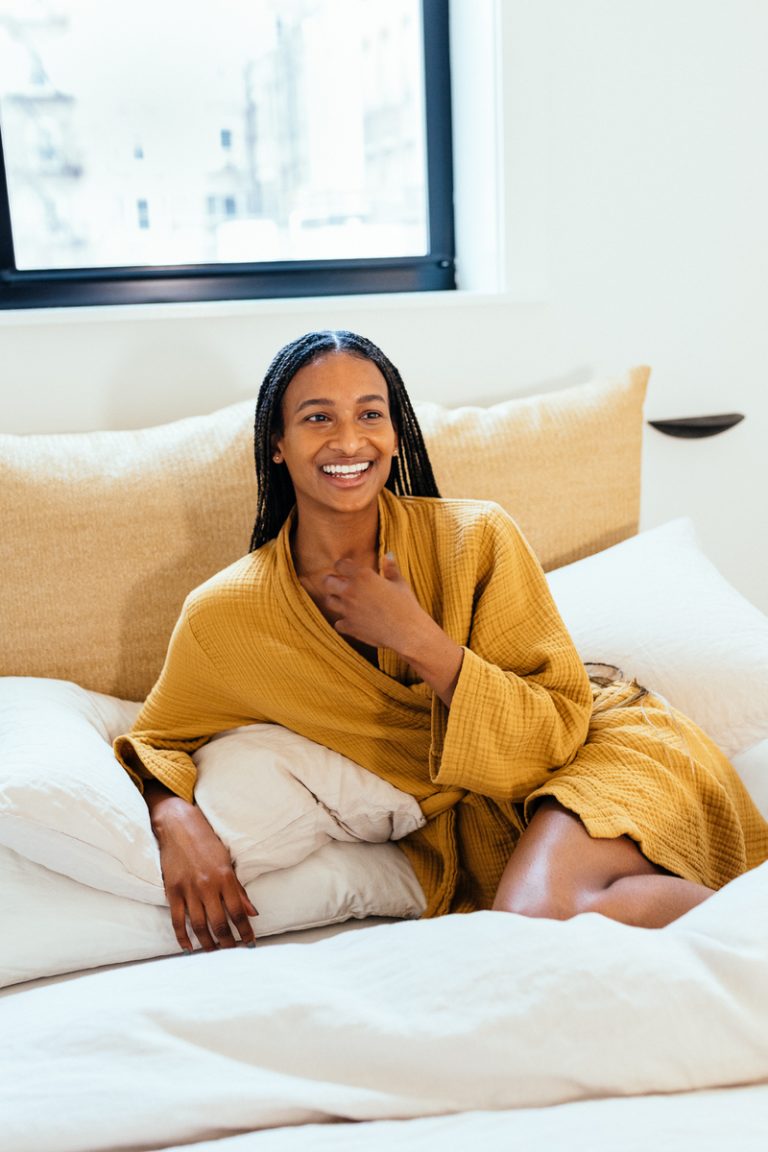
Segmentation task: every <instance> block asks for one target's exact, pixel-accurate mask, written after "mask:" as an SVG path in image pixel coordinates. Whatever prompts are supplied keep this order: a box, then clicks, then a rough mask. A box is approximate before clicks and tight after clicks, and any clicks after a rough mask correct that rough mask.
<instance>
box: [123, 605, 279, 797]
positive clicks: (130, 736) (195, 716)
mask: <svg viewBox="0 0 768 1152" xmlns="http://www.w3.org/2000/svg"><path fill="white" fill-rule="evenodd" d="M261 719H262V717H261V716H259V715H256V714H255V713H254V712H253V711H246V710H245V709H244V708H243V705H242V703H241V702H240V701H239V699H238V694H237V692H236V691H235V689H234V687H233V680H232V678H231V677H226V676H224V675H223V673H222V671H220V670H219V668H218V667H217V666H216V662H215V660H214V659H213V658H212V656H211V655H210V654H209V653H208V652H207V651H206V649H205V647H204V646H203V644H201V642H200V640H199V639H198V636H197V635H196V633H195V628H194V614H193V612H192V611H191V609H190V606H189V602H187V604H185V606H184V609H183V611H182V614H181V616H180V618H179V620H178V622H177V624H176V627H175V628H174V631H173V635H172V637H171V641H170V645H169V648H168V653H167V656H166V659H165V664H164V666H163V670H162V672H161V673H160V677H159V679H158V681H157V683H156V684H155V686H154V688H153V689H152V691H151V692H150V694H149V696H148V697H147V699H146V701H145V703H144V706H143V708H142V709H141V711H140V712H139V715H138V716H137V717H136V720H135V722H134V725H133V727H132V728H131V730H130V732H129V733H127V734H126V735H123V736H118V737H117V739H116V740H115V742H114V752H115V755H116V757H117V759H118V760H119V761H120V763H121V764H122V765H123V767H124V768H125V769H126V770H127V772H128V773H129V774H130V775H131V776H132V777H133V779H134V781H135V783H136V784H137V785H138V786H139V788H142V789H143V781H144V780H145V779H147V778H151V777H154V778H155V779H157V780H159V781H160V783H161V784H164V785H165V786H166V788H169V789H170V790H171V791H172V792H175V793H176V794H177V795H178V796H181V797H183V798H184V799H185V800H189V801H190V802H191V801H192V799H193V795H194V787H195V781H196V779H197V768H196V766H195V762H194V760H193V759H192V753H193V752H195V751H196V750H197V749H198V748H200V747H201V746H202V745H203V744H205V743H206V742H207V741H208V740H209V739H210V738H211V736H213V735H215V734H216V733H217V732H224V731H226V730H227V729H229V728H236V727H238V726H240V725H242V724H252V723H254V722H256V721H258V720H261Z"/></svg>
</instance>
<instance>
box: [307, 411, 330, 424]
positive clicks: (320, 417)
mask: <svg viewBox="0 0 768 1152" xmlns="http://www.w3.org/2000/svg"><path fill="white" fill-rule="evenodd" d="M327 419H328V417H327V416H326V414H325V412H313V413H312V415H311V416H307V423H308V424H322V423H323V422H324V421H326V420H327Z"/></svg>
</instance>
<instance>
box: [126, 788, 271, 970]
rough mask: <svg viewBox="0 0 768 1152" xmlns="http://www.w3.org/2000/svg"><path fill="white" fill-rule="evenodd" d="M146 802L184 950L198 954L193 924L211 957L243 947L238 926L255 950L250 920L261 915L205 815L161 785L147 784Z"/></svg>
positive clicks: (176, 931)
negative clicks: (217, 951) (192, 939)
mask: <svg viewBox="0 0 768 1152" xmlns="http://www.w3.org/2000/svg"><path fill="white" fill-rule="evenodd" d="M144 796H145V799H146V801H147V807H148V808H149V815H150V820H151V821H152V831H153V832H154V834H155V837H156V839H157V842H158V845H159V848H160V864H161V867H162V871H163V883H164V884H165V891H166V895H167V896H168V903H169V905H170V908H171V920H172V922H173V930H174V932H175V933H176V939H177V940H178V942H179V947H180V948H181V949H182V951H184V952H191V951H192V944H191V942H190V938H189V933H188V930H187V922H189V924H190V925H191V926H192V930H193V931H194V933H195V936H196V937H197V939H198V940H199V942H200V946H201V947H202V948H203V949H204V950H205V951H206V952H212V951H214V949H216V948H234V947H235V946H236V945H237V943H238V941H237V939H236V938H235V935H234V933H233V931H232V926H233V925H234V927H235V928H236V929H237V932H238V934H239V936H240V940H241V941H242V943H243V944H246V945H248V946H249V947H253V946H254V945H255V943H256V938H255V936H254V932H253V927H252V926H251V923H250V921H249V919H248V917H249V916H257V915H258V912H257V911H256V909H255V908H254V906H253V904H252V903H251V901H250V900H249V899H248V893H247V892H246V890H245V888H244V887H243V885H242V884H241V883H240V881H239V880H238V879H237V876H236V875H235V871H234V868H233V866H232V860H231V858H230V855H229V852H228V851H227V849H226V848H225V846H224V845H223V844H222V842H221V840H220V839H219V837H218V836H217V835H216V833H215V832H214V830H213V828H211V826H210V824H209V823H208V821H207V820H206V818H205V816H204V815H203V813H202V812H201V811H200V809H199V808H198V807H197V806H196V805H195V804H190V803H189V802H188V801H186V800H182V798H181V797H180V796H176V795H175V794H174V793H173V792H170V791H169V790H168V789H167V788H165V787H164V786H163V785H162V784H160V783H159V782H158V781H156V780H150V781H147V783H146V785H145V789H144Z"/></svg>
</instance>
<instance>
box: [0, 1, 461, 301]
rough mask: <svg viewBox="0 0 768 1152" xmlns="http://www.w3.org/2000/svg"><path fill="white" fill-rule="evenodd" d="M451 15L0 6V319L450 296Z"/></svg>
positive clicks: (405, 7)
mask: <svg viewBox="0 0 768 1152" xmlns="http://www.w3.org/2000/svg"><path fill="white" fill-rule="evenodd" d="M447 8H448V3H447V0H228V3H227V4H226V5H220V4H218V3H217V2H216V0H205V2H203V3H200V4H196V5H194V6H192V5H190V4H189V3H188V2H187V0H164V2H163V4H158V3H157V0H112V2H111V3H110V4H94V3H93V2H92V0H0V307H5V308H14V307H15V308H20V307H43V306H52V305H62V304H100V303H122V302H126V303H128V302H145V301H158V300H160V301H162V300H169V301H170V300H205V299H217V298H221V299H226V298H254V297H267V296H299V295H325V294H329V293H333V294H337V293H347V292H386V291H416V290H422V289H431V290H436V289H450V288H453V287H454V265H453V218H452V179H451V135H450V130H451V124H450V83H449V61H448V12H447ZM96 45H98V50H95V46H96Z"/></svg>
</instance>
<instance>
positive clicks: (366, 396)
mask: <svg viewBox="0 0 768 1152" xmlns="http://www.w3.org/2000/svg"><path fill="white" fill-rule="evenodd" d="M282 416H283V432H282V434H281V435H280V436H279V437H277V438H276V439H275V441H274V445H273V449H272V450H273V453H274V452H277V453H279V454H280V456H281V457H282V460H283V462H284V464H285V466H286V467H287V469H288V472H289V473H290V477H291V480H292V481H293V487H294V489H295V492H296V505H297V508H298V511H299V515H300V516H301V515H302V513H304V514H305V515H306V514H307V513H312V512H313V511H314V512H315V513H322V514H327V512H328V511H331V510H334V511H339V512H360V511H362V510H364V509H365V508H367V507H369V506H373V505H375V504H376V502H377V500H378V496H379V492H380V491H381V489H382V488H383V487H384V485H385V484H386V482H387V479H388V477H389V472H390V468H391V467H392V456H393V455H394V453H395V452H396V450H397V435H396V433H395V428H394V425H393V423H392V419H391V416H390V412H389V399H388V395H387V384H386V381H385V379H384V377H383V376H382V374H381V372H380V371H379V369H378V368H377V367H376V365H375V364H374V363H372V361H370V360H365V359H362V358H361V357H359V356H351V355H349V353H346V352H331V353H328V354H327V355H324V356H321V357H320V358H319V359H317V360H314V361H313V362H312V363H311V364H307V365H306V366H305V367H304V368H301V369H300V370H299V371H298V372H297V373H296V375H295V376H294V377H293V379H292V380H291V382H290V384H289V385H288V387H287V389H286V390H285V395H284V396H283V407H282Z"/></svg>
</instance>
